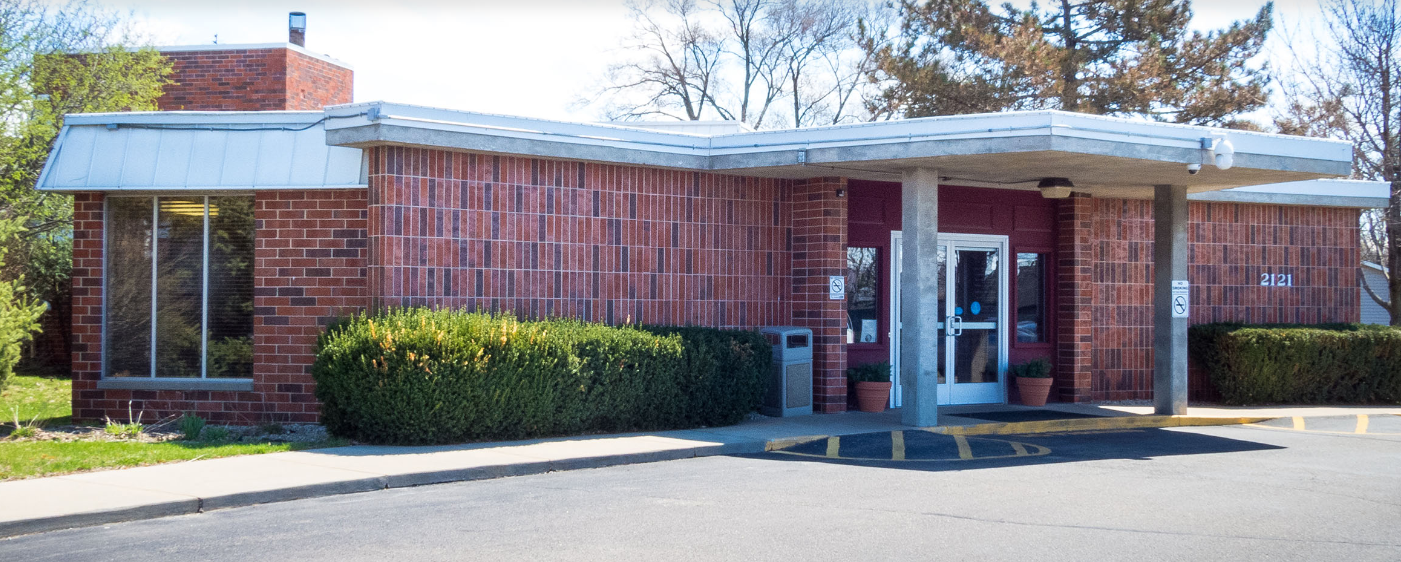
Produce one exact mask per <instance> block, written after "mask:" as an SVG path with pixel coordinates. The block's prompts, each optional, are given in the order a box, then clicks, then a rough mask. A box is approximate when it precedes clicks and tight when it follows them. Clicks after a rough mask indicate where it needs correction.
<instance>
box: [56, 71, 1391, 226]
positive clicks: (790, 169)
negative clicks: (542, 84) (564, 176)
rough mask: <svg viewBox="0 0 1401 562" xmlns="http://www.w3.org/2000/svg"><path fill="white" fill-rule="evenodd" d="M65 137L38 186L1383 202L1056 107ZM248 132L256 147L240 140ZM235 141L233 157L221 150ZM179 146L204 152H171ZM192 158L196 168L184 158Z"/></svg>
mask: <svg viewBox="0 0 1401 562" xmlns="http://www.w3.org/2000/svg"><path fill="white" fill-rule="evenodd" d="M211 47H212V46H211ZM60 135H61V136H60V139H59V141H58V142H57V143H55V148H54V156H53V157H51V158H50V161H49V166H47V167H46V168H45V170H44V173H43V174H42V175H41V177H40V182H39V188H40V189H45V190H69V191H81V190H132V189H271V188H308V189H313V188H332V187H363V186H364V185H365V183H366V179H365V173H364V170H363V157H362V154H361V150H360V149H361V148H363V147H369V146H376V145H399V146H424V147H433V148H444V149H449V150H474V151H482V152H488V153H498V154H508V155H524V156H531V157H544V158H565V159H574V160H585V161H595V162H605V163H617V164H632V165H645V166H660V167H666V168H677V169H686V170H705V171H711V172H717V173H728V174H742V175H756V176H765V177H783V178H792V179H798V178H809V177H821V176H845V177H851V178H855V179H872V180H886V181H899V179H900V174H901V172H902V171H903V170H907V169H911V168H914V167H932V168H936V169H938V170H939V172H940V176H941V179H942V180H943V181H945V182H947V183H950V184H956V185H969V186H975V187H995V188H1002V189H1021V190H1034V189H1036V187H1035V186H1036V182H1037V181H1039V179H1040V178H1042V177H1068V178H1070V179H1071V180H1072V181H1074V182H1075V184H1076V190H1077V191H1083V192H1088V193H1090V194H1091V195H1095V196H1101V197H1129V198H1143V197H1151V193H1152V188H1151V186H1152V185H1155V184H1185V185H1188V186H1189V191H1191V192H1192V193H1191V195H1190V197H1191V198H1192V199H1193V200H1203V201H1238V202H1252V203H1278V204H1290V205H1332V206H1343V207H1360V208H1370V207H1377V206H1384V205H1385V203H1386V197H1387V196H1388V195H1389V189H1388V188H1387V187H1386V185H1385V184H1379V183H1378V182H1356V181H1350V180H1338V179H1332V177H1336V176H1341V175H1345V174H1346V173H1348V172H1349V171H1350V170H1351V164H1352V162H1351V160H1352V147H1351V145H1350V144H1348V143H1346V142H1341V141H1334V140H1326V139H1311V138H1305V137H1292V136H1285V135H1271V134H1263V133H1253V132H1242V131H1229V130H1224V129H1215V128H1209V127H1194V126H1185V125H1174V124H1165V123H1153V122H1144V121H1138V120H1131V119H1121V118H1110V117H1099V116H1090V115H1080V114H1073V113H1066V112H1059V111H1035V112H1012V113H998V114H987V115H960V116H950V117H935V118H922V119H911V120H906V121H889V122H878V123H863V124H858V125H839V126H829V127H814V128H805V129H786V130H777V131H744V132H734V133H726V134H713V135H705V134H697V133H695V132H685V133H682V132H673V131H669V130H658V129H655V128H648V127H645V126H644V127H639V126H631V125H629V124H620V123H611V124H597V123H571V122H564V121H552V120H545V119H532V118H525V117H513V116H506V115H493V114H487V113H473V112H463V111H454V110H447V109H438V108H425V107H419V106H411V105H402V104H387V103H383V102H372V103H358V104H348V105H341V106H333V107H330V108H327V109H326V110H325V111H251V112H249V111H204V112H199V111H178V112H177V111H169V112H129V113H100V114H81V115H70V116H69V117H68V119H67V121H66V126H65V128H64V130H63V131H62V132H61V133H60ZM255 136H256V138H257V141H256V143H254V144H256V148H249V147H248V146H243V145H240V144H239V143H245V144H246V143H250V142H252V141H250V140H248V139H252V138H254V137H255ZM1218 136H1219V137H1224V138H1227V139H1229V140H1230V141H1231V142H1232V143H1233V144H1234V145H1235V147H1236V152H1235V155H1236V164H1235V166H1234V167H1232V168H1231V169H1230V170H1218V169H1217V168H1216V167H1215V166H1213V165H1211V164H1206V165H1203V166H1202V170H1201V171H1200V172H1199V173H1198V174H1189V173H1188V172H1187V168H1186V165H1185V164H1186V163H1193V162H1202V158H1203V154H1202V150H1201V148H1200V146H1201V139H1202V138H1211V137H1218ZM234 138H237V139H243V140H239V141H237V142H235V143H233V144H235V145H240V146H243V148H237V147H234V148H228V147H229V146H230V144H229V143H230V139H234ZM185 144H189V145H191V146H195V147H199V150H198V151H195V150H191V151H189V154H186V153H185V152H184V151H183V149H180V148H177V147H179V146H182V145H185ZM312 144H319V146H320V147H321V150H322V151H311V150H310V149H309V148H308V147H309V146H310V145H312ZM196 152H198V153H199V154H201V155H203V156H199V158H203V159H204V160H202V161H198V162H196V161H191V160H190V159H194V158H196ZM313 152H315V154H314V155H313ZM215 153H217V156H215V155H214V154H215ZM282 153H286V154H292V155H296V158H310V160H299V161H297V162H295V163H294V162H293V161H292V160H289V159H287V158H286V157H283V156H281V154H282ZM1206 156H1207V160H1208V161H1209V159H1210V155H1209V154H1207V155H1206ZM172 158H174V159H173V160H172ZM182 159H183V160H182ZM249 159H251V160H249ZM243 160H249V161H248V162H244V163H240V162H242V161H243ZM313 160H314V161H313ZM216 162H217V165H218V166H219V167H220V168H227V167H233V168H238V167H239V166H245V167H251V168H250V169H251V170H253V172H251V173H249V172H248V171H247V170H245V171H244V172H237V173H232V174H230V175H228V176H227V177H224V176H221V177H220V178H218V181H213V176H208V177H204V178H203V180H200V179H199V178H196V177H194V176H190V175H186V176H182V175H181V173H184V172H180V170H182V169H193V168H195V167H203V168H207V167H210V166H213V165H214V164H215V163H216ZM182 166H183V168H182ZM283 168H287V169H283ZM293 168H296V169H300V170H303V171H301V172H298V171H295V170H294V169H293ZM274 170H277V171H274ZM305 170H320V171H321V172H320V174H321V175H320V177H319V178H311V177H310V176H308V175H307V173H306V172H305ZM294 177H295V178H297V179H296V180H295V181H294V179H293V178H294ZM279 178H285V179H279ZM1319 178H1323V179H1319Z"/></svg>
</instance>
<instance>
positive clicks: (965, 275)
mask: <svg viewBox="0 0 1401 562" xmlns="http://www.w3.org/2000/svg"><path fill="white" fill-rule="evenodd" d="M955 256H956V257H955V259H956V260H957V264H956V266H955V268H954V273H955V276H956V280H955V282H954V287H953V289H954V315H956V316H958V317H960V318H961V319H962V321H963V322H962V334H961V335H960V336H958V337H956V338H954V358H953V359H954V382H956V383H985V382H992V383H995V382H997V381H998V376H997V369H998V345H997V344H998V341H997V320H998V306H999V304H1000V303H999V297H1000V295H999V287H998V281H999V276H998V270H997V268H998V261H999V257H998V251H997V250H964V249H960V250H958V251H957V252H956V254H955Z"/></svg>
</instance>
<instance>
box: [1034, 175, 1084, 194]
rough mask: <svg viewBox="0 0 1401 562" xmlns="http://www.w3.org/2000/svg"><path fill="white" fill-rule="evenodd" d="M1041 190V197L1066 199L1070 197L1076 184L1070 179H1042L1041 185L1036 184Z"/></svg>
mask: <svg viewBox="0 0 1401 562" xmlns="http://www.w3.org/2000/svg"><path fill="white" fill-rule="evenodd" d="M1036 187H1038V188H1040V189H1041V196H1042V197H1045V198H1047V199H1065V198H1066V197H1070V190H1072V189H1074V188H1075V182H1072V181H1070V178H1041V183H1038V184H1036Z"/></svg>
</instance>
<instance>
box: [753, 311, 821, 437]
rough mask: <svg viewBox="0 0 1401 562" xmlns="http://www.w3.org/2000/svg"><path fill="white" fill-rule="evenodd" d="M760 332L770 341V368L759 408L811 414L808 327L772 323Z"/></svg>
mask: <svg viewBox="0 0 1401 562" xmlns="http://www.w3.org/2000/svg"><path fill="white" fill-rule="evenodd" d="M760 333H762V334H764V337H766V338H768V340H769V343H771V344H773V368H772V369H771V370H770V371H769V391H768V393H767V394H765V395H764V403H763V406H762V407H761V408H760V409H759V412H760V413H762V414H764V415H766V416H778V417H785V418H786V417H789V416H806V415H810V414H812V330H809V329H807V328H799V327H797V326H775V327H772V328H764V329H762V330H760Z"/></svg>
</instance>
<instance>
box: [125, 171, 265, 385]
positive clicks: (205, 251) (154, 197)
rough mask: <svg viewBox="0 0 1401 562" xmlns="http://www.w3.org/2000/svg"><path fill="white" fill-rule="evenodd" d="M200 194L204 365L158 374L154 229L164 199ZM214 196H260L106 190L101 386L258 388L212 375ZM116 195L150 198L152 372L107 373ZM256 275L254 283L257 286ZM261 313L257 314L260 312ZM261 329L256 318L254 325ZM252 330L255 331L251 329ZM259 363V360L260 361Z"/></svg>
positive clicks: (157, 257) (242, 380) (156, 239)
mask: <svg viewBox="0 0 1401 562" xmlns="http://www.w3.org/2000/svg"><path fill="white" fill-rule="evenodd" d="M195 197H198V198H200V199H201V200H202V201H203V203H204V216H203V240H202V244H201V246H202V248H201V253H202V255H201V265H200V273H201V279H200V369H199V376H198V377H159V376H156V369H157V364H156V352H157V349H156V347H157V346H156V342H157V328H158V326H157V322H156V315H157V311H158V308H157V306H158V304H157V301H158V299H157V295H158V293H159V290H158V283H159V279H158V277H157V272H158V270H159V267H160V264H159V261H160V254H159V252H158V249H159V247H160V236H157V235H155V232H156V231H157V230H159V228H160V201H161V199H162V198H195ZM211 197H248V198H249V199H254V203H255V205H256V198H255V195H254V194H253V193H252V192H244V191H218V192H212V191H205V192H196V193H190V192H179V191H172V192H159V193H151V192H145V193H120V194H115V193H107V194H104V197H103V198H102V323H101V330H102V332H101V344H100V345H101V349H102V361H101V365H102V366H101V373H100V374H101V376H100V377H99V379H98V381H97V387H98V388H99V389H133V390H167V389H170V390H246V391H251V390H253V379H252V378H251V377H227V378H225V377H213V378H211V377H210V376H209V252H210V249H209V241H210V223H211V221H210V220H209V199H210V198H211ZM113 199H149V200H150V202H151V229H152V236H151V317H150V318H151V340H150V341H151V343H150V348H151V349H150V352H149V353H150V360H151V367H150V374H149V375H148V376H129V377H114V376H110V375H109V374H108V343H109V342H108V338H107V336H108V322H107V320H108V315H110V314H111V307H110V306H109V302H108V299H109V298H110V295H111V287H110V284H111V279H112V264H111V260H112V258H113V256H112V254H111V252H110V248H111V243H110V239H109V238H108V237H109V236H110V234H111V227H110V225H111V224H112V205H111V201H112V200H113ZM256 224H257V223H256V222H255V223H254V225H255V226H254V229H253V239H254V241H255V244H254V248H255V256H254V259H255V260H256V259H257V258H256V247H257V246H256V240H257V236H258V234H257V226H256ZM256 280H257V277H256V275H255V276H254V284H255V286H256ZM256 314H257V313H256V312H254V315H255V317H256ZM254 326H255V330H256V323H255V324H254ZM250 335H253V334H250ZM255 364H256V363H255Z"/></svg>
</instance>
